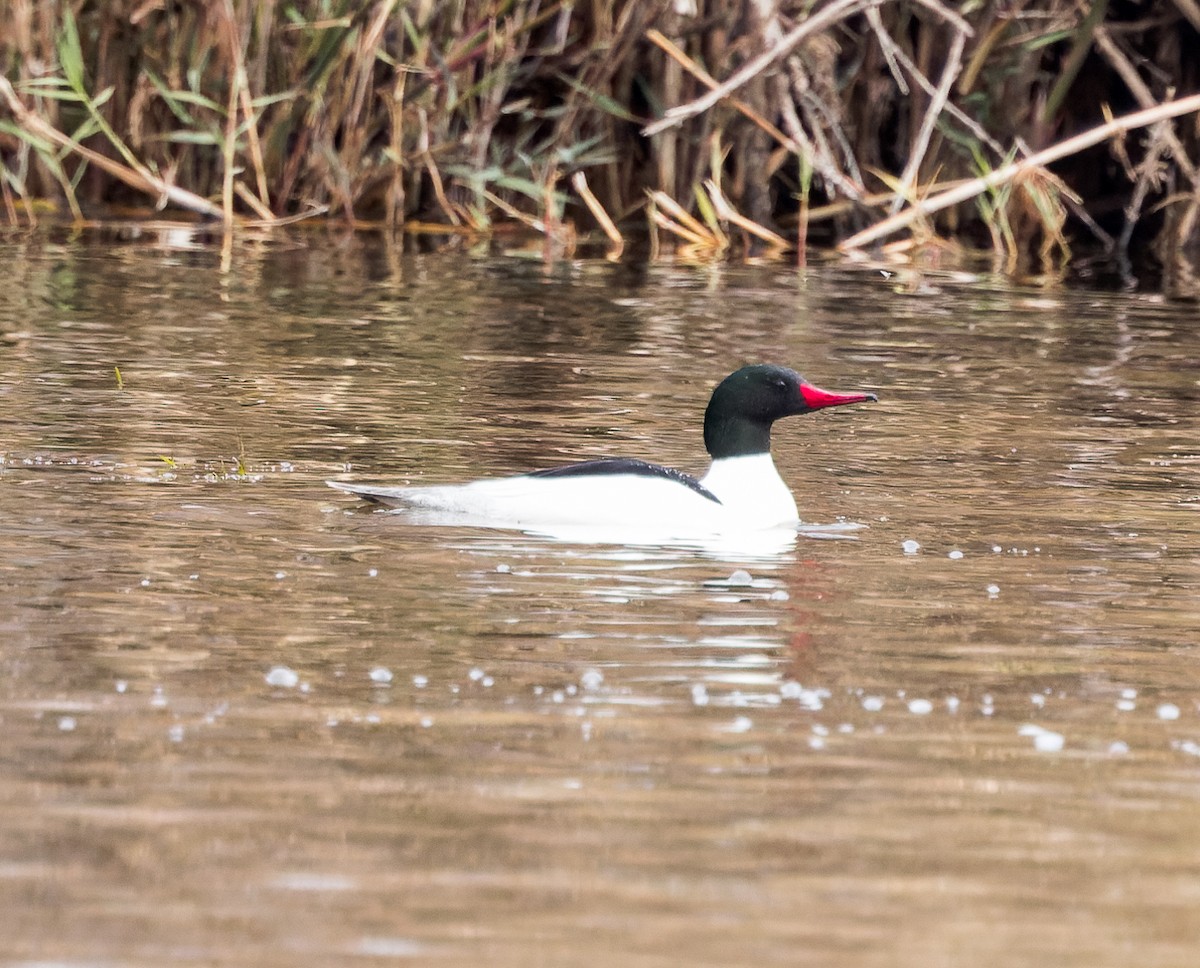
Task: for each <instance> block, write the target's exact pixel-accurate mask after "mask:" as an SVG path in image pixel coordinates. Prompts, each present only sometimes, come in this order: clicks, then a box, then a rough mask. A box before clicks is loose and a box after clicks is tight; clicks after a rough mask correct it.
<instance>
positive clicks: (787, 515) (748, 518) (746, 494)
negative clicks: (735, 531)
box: [700, 454, 800, 528]
mask: <svg viewBox="0 0 1200 968" xmlns="http://www.w3.org/2000/svg"><path fill="white" fill-rule="evenodd" d="M700 483H701V484H703V485H704V486H705V487H706V488H707V489H708V490H709V491H711V492H712V493H713V494H715V495H716V496H717V498H718V499H719V500H720V502H721V504H722V505H724V507H725V508H726V509H727V510H728V511H729V513H730V514H731V515H733V516H734V517H735V518H736V519H737V520H738V522H739V523H740V524H741V525H742V526H743V527H752V528H770V527H774V526H776V525H781V524H794V523H795V522H797V521H799V520H800V515H799V513H798V512H797V511H796V499H795V498H793V497H792V492H791V491H790V490H788V486H787V485H786V484H784V483H783V478H782V477H780V476H779V471H777V470H776V469H775V462H774V461H773V460H771V455H770V454H747V455H745V456H743V457H723V458H721V459H720V460H714V461H713V462H712V466H711V467H710V468H709V469H708V473H707V474H705V475H704V477H703V478H702V479H701V481H700Z"/></svg>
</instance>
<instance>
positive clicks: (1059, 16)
mask: <svg viewBox="0 0 1200 968" xmlns="http://www.w3.org/2000/svg"><path fill="white" fill-rule="evenodd" d="M1195 9H1196V8H1195V4H1193V3H1191V2H1188V3H1183V2H1180V0H1152V2H1150V3H1146V4H1141V5H1136V6H1134V5H1124V6H1118V5H1115V4H1108V3H1103V2H1102V3H1098V4H1078V3H1076V2H1074V0H1019V2H1017V3H1013V4H1005V5H999V4H992V3H984V2H980V0H968V2H966V3H963V4H960V5H958V6H954V7H951V6H949V5H947V4H944V3H942V2H940V0H915V2H911V0H906V2H901V0H828V2H812V0H736V2H733V3H722V2H718V0H589V2H579V0H375V2H371V3H365V4H364V3H359V2H351V0H292V2H287V0H282V2H281V0H271V2H266V3H250V2H248V0H208V2H206V3H201V4H164V3H162V2H157V0H138V2H134V0H44V2H36V3H35V2H33V0H9V2H8V3H7V4H4V5H3V6H0V192H2V200H3V209H2V212H0V218H2V219H3V220H4V221H7V222H8V223H10V224H28V223H33V222H36V221H37V219H38V218H39V213H41V212H44V208H43V207H42V206H41V205H40V204H39V203H41V202H42V201H44V200H51V201H53V202H54V203H55V204H56V205H57V206H59V209H60V211H61V212H63V213H64V214H69V215H70V217H71V218H72V219H73V220H74V221H77V222H80V221H83V220H85V219H86V218H88V217H93V218H95V217H105V216H107V215H111V214H112V213H114V212H118V211H121V210H122V208H121V207H122V206H127V205H130V204H135V205H143V206H144V205H145V204H146V203H147V202H149V203H150V204H153V205H154V206H156V207H159V208H163V207H168V206H169V207H171V208H175V209H186V210H189V211H191V212H194V213H197V214H198V215H200V216H202V217H204V218H207V219H212V220H215V221H219V222H221V223H223V224H224V225H226V226H230V227H232V226H236V225H238V224H241V223H244V222H246V221H253V222H257V223H264V224H272V223H275V222H278V221H280V220H284V219H293V218H296V217H303V216H307V215H312V214H324V213H329V214H330V215H331V216H332V217H337V218H341V219H345V220H346V221H348V222H350V223H353V224H360V223H363V222H374V223H383V224H386V225H388V226H391V227H394V228H400V227H406V228H412V229H416V230H421V229H423V228H427V227H429V226H430V225H436V226H442V227H450V228H453V229H456V230H458V232H459V233H466V234H467V235H475V236H478V235H487V234H488V233H491V232H493V231H494V230H495V229H496V228H497V226H498V224H499V223H502V222H516V223H518V224H520V225H522V226H524V227H525V228H528V229H530V230H533V231H536V232H538V233H541V234H542V235H543V236H544V237H545V239H546V248H545V251H546V254H547V257H554V256H555V255H556V254H559V253H566V252H569V251H570V250H571V249H572V248H573V246H574V245H575V243H576V239H577V238H578V234H579V232H589V231H592V230H594V229H598V230H599V232H600V237H601V238H602V239H603V240H604V242H605V243H606V244H607V245H608V246H610V248H611V250H612V251H613V253H614V254H616V253H617V252H618V251H619V250H620V249H621V248H622V247H623V246H625V244H626V241H627V239H628V238H629V237H631V230H635V231H633V232H632V234H633V235H635V236H636V235H640V233H638V232H637V231H636V229H637V227H639V226H643V225H648V226H649V227H650V228H651V231H652V240H653V242H654V244H655V245H656V246H657V250H658V251H661V250H662V249H664V248H674V247H680V248H684V249H686V250H687V252H688V254H689V256H690V257H696V258H708V259H715V258H726V257H729V256H730V255H736V256H738V257H744V256H746V255H760V254H764V255H768V256H770V255H779V254H782V253H785V252H791V253H793V255H794V256H795V257H797V258H799V259H801V260H802V259H803V258H805V255H806V252H807V249H808V247H809V246H812V245H841V246H843V247H844V248H859V247H862V246H866V245H870V244H873V243H875V242H876V241H878V240H880V239H882V238H884V237H886V236H887V235H889V234H891V233H894V232H898V231H907V232H910V233H912V232H914V227H916V234H914V235H913V236H912V239H913V241H914V242H915V243H919V244H920V243H926V242H928V243H933V244H937V243H939V242H940V240H941V239H942V238H944V237H945V236H947V235H952V236H955V237H957V238H958V239H959V240H961V241H963V242H966V243H968V244H970V243H982V244H984V245H989V246H991V247H992V249H993V251H994V252H995V256H996V260H997V264H998V266H1000V267H1001V268H1002V269H1004V270H1005V271H1007V272H1010V273H1012V274H1014V275H1024V274H1029V273H1038V274H1041V275H1043V276H1053V275H1055V274H1058V273H1060V272H1061V271H1062V269H1063V268H1064V266H1066V265H1067V264H1068V262H1069V260H1070V258H1071V253H1072V252H1073V251H1080V250H1087V249H1091V250H1093V251H1094V250H1095V249H1096V248H1097V247H1099V248H1104V249H1110V250H1111V249H1116V250H1118V252H1119V253H1121V254H1126V253H1128V252H1129V251H1130V249H1131V248H1133V247H1134V246H1136V245H1138V243H1139V242H1141V241H1146V240H1147V239H1153V240H1154V250H1155V251H1156V252H1158V253H1159V254H1160V255H1161V256H1162V257H1163V258H1180V257H1183V256H1185V255H1186V254H1187V253H1188V252H1189V251H1194V249H1195V247H1196V246H1197V243H1198V242H1200V238H1198V237H1197V224H1198V223H1200V219H1198V218H1197V209H1198V208H1200V174H1198V172H1200V162H1198V161H1197V150H1198V140H1200V139H1198V136H1197V127H1196V124H1195V122H1194V120H1188V119H1187V116H1188V115H1189V114H1192V115H1194V113H1195V112H1196V111H1197V110H1198V109H1200V102H1196V101H1195V100H1194V94H1195V92H1196V91H1197V90H1198V89H1200V16H1195V15H1194V11H1195ZM1155 109H1160V111H1161V113H1160V114H1154V113H1153V112H1154V110H1155ZM1147 112H1150V113H1149V114H1147ZM1131 115H1133V116H1135V117H1136V118H1137V119H1139V120H1138V121H1137V124H1138V125H1140V126H1139V127H1137V128H1136V131H1137V132H1138V133H1137V134H1136V135H1131V132H1132V131H1134V130H1135V128H1134V126H1133V125H1134V122H1133V121H1130V122H1129V123H1127V124H1124V125H1122V124H1121V119H1122V118H1123V117H1127V116H1131ZM1105 125H1107V127H1104V126H1105ZM1089 131H1093V132H1095V131H1099V132H1102V133H1103V136H1102V137H1099V138H1089V137H1088V133H1089ZM1073 139H1079V140H1078V141H1077V142H1076V141H1074V140H1073ZM1076 144H1077V146H1078V147H1077V148H1073V149H1072V150H1069V151H1061V150H1060V151H1057V152H1056V151H1055V149H1056V148H1059V147H1061V146H1068V147H1070V146H1073V145H1076ZM1046 157H1049V158H1052V159H1053V160H1051V161H1039V160H1038V159H1040V158H1046ZM1050 165H1053V169H1051V167H1050ZM980 172H983V177H976V176H979V174H980ZM964 185H965V186H966V189H967V190H966V193H965V194H962V195H961V197H958V196H957V195H956V196H955V197H954V199H953V200H952V201H951V202H946V191H947V190H953V191H956V192H962V191H963V186H964ZM944 202H945V204H943V203H944ZM1072 240H1074V241H1075V244H1074V245H1072V244H1071V242H1072ZM919 247H920V246H919V245H918V246H917V248H919ZM913 248H914V247H913V246H910V247H909V249H910V251H912V250H913Z"/></svg>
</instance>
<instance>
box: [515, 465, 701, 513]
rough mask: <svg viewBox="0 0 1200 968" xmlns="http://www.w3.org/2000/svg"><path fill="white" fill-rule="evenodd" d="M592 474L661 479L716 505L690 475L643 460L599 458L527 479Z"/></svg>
mask: <svg viewBox="0 0 1200 968" xmlns="http://www.w3.org/2000/svg"><path fill="white" fill-rule="evenodd" d="M594 474H632V475H634V476H636V477H663V478H666V479H667V480H669V481H674V482H675V483H676V484H682V485H683V486H684V487H689V488H691V489H692V490H693V491H695V492H696V493H697V494H699V495H700V496H701V497H705V498H708V500H710V501H713V502H715V503H717V504H720V503H721V502H720V501H719V500H717V497H716V495H715V494H713V493H712V491H710V490H708V488H706V487H705V486H704V485H703V484H701V483H700V482H699V481H698V480H696V478H694V477H692V475H691V474H685V473H684V472H683V471H677V470H675V468H673V467H663V466H662V465H661V464H651V463H649V462H647V461H644V460H636V459H634V458H629V457H612V458H601V459H600V460H586V461H583V462H581V463H578V464H567V465H566V466H564V467H548V468H546V469H545V470H541V471H533V472H532V473H530V474H529V475H527V476H529V477H581V476H583V475H594Z"/></svg>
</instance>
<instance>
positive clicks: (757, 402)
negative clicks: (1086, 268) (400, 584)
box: [326, 363, 878, 537]
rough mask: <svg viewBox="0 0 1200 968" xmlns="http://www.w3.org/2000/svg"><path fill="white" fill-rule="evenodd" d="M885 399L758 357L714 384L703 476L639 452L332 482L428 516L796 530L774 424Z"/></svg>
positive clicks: (536, 523) (677, 529) (684, 530)
mask: <svg viewBox="0 0 1200 968" xmlns="http://www.w3.org/2000/svg"><path fill="white" fill-rule="evenodd" d="M877 399H878V397H877V396H876V395H875V394H874V393H867V392H855V393H835V392H831V391H829V390H822V389H821V388H819V387H817V386H814V385H813V384H811V383H809V382H808V381H807V380H805V379H804V378H803V377H802V376H800V374H799V373H797V372H796V371H795V370H792V369H789V368H787V367H785V366H778V365H775V364H766V363H758V364H753V365H750V366H744V367H742V368H741V369H739V370H737V371H736V372H734V373H731V374H730V375H729V376H727V377H725V379H724V380H722V381H721V382H720V383H719V384H718V385H717V387H716V389H714V390H713V392H712V396H711V398H710V399H709V402H708V407H707V408H706V409H705V412H704V446H705V449H706V450H707V452H708V455H709V457H710V459H711V462H710V464H709V467H708V470H707V472H706V473H705V474H704V475H703V476H702V477H699V478H697V477H693V476H692V475H690V474H687V473H684V472H683V471H679V470H676V469H675V468H672V467H666V466H663V465H661V464H657V463H651V462H649V461H645V460H640V459H636V458H601V459H598V460H586V461H582V462H579V463H573V464H567V465H565V466H561V467H551V468H547V469H544V470H535V471H531V472H529V473H525V474H518V475H514V476H510V477H494V478H485V479H482V480H476V481H470V482H467V483H460V484H434V485H404V486H392V485H378V484H359V483H353V482H346V481H327V482H326V483H327V484H328V485H329V486H330V487H332V488H335V489H336V490H339V491H343V492H346V493H349V494H352V495H355V496H356V497H359V498H363V499H365V500H367V501H370V502H372V503H374V504H377V505H383V506H385V507H389V508H398V509H403V510H404V511H407V512H409V513H410V514H412V515H414V516H415V519H416V520H419V521H421V522H423V523H463V524H473V525H482V526H485V527H495V528H507V529H519V530H533V531H536V530H538V529H549V528H555V527H572V526H575V527H587V528H605V527H616V528H623V529H630V528H633V529H642V530H644V531H646V532H649V533H654V534H659V535H665V534H669V535H672V536H675V537H683V536H687V535H719V534H725V533H729V532H745V531H754V530H759V529H777V528H793V529H794V528H796V527H797V526H798V525H799V523H800V516H799V512H798V509H797V507H796V501H795V498H794V497H793V496H792V492H791V490H790V489H789V488H788V486H787V484H785V483H784V481H783V479H782V478H781V477H780V475H779V471H778V470H777V469H776V467H775V462H774V461H773V460H772V458H771V428H772V425H773V424H774V423H775V421H777V420H780V419H781V418H783V417H791V416H798V415H800V414H806V413H812V412H814V411H817V410H825V409H828V408H830V407H840V406H845V405H847V404H855V403H868V402H874V401H876V400H877Z"/></svg>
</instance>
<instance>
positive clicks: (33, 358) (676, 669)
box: [0, 237, 1200, 968]
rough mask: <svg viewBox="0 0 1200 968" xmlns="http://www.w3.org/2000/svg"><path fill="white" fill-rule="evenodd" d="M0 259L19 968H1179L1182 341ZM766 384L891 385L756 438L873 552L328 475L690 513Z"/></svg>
mask: <svg viewBox="0 0 1200 968" xmlns="http://www.w3.org/2000/svg"><path fill="white" fill-rule="evenodd" d="M0 256H2V258H3V261H4V264H5V265H6V266H7V267H8V272H7V285H6V286H5V287H4V289H3V290H2V291H0V351H2V352H3V361H4V366H3V370H2V372H0V430H2V438H0V456H2V459H3V463H2V464H0V676H2V678H0V725H2V728H3V736H4V740H3V744H2V746H0V757H2V767H0V771H2V772H0V811H2V818H3V822H2V823H0V922H2V931H0V933H2V935H3V943H2V944H0V964H2V965H14V966H16V965H27V964H37V965H46V964H53V965H60V966H93V965H104V966H243V965H244V966H276V965H278V966H297V965H354V964H382V963H394V962H397V961H400V962H408V963H419V964H438V965H464V966H466V965H471V966H475V965H483V964H487V965H512V966H522V968H524V966H531V965H547V966H572V965H579V966H594V965H609V964H616V965H621V966H623V968H641V966H676V965H713V966H725V965H762V964H773V965H798V964H812V965H823V966H854V968H873V966H922V968H928V966H962V965H975V966H979V965H986V966H993V965H994V966H1001V965H1003V966H1014V965H1016V966H1024V965H1031V966H1032V965H1038V966H1042V965H1057V966H1089V968H1095V966H1126V965H1139V966H1166V965H1170V966H1175V965H1178V966H1185V965H1186V966H1192V965H1195V964H1196V960H1197V957H1198V952H1200V650H1198V644H1197V639H1198V634H1197V629H1198V628H1200V537H1198V534H1197V530H1198V528H1197V526H1198V524H1200V516H1198V512H1200V433H1198V431H1200V417H1198V413H1200V383H1198V380H1200V368H1198V366H1197V360H1200V325H1198V324H1197V312H1196V308H1195V306H1193V305H1185V304H1171V303H1165V302H1162V301H1156V300H1153V299H1147V298H1144V297H1134V296H1118V295H1100V294H1094V293H1072V292H1068V291H1050V292H1042V291H1033V290H1019V289H1013V288H1006V287H1005V286H1003V285H1001V284H1000V283H998V282H995V281H994V280H990V279H988V278H970V277H967V276H951V275H948V274H930V275H926V276H924V277H919V278H918V277H905V276H893V277H890V278H888V277H886V276H885V275H884V274H882V273H879V272H877V271H871V270H868V269H866V268H864V269H861V270H846V269H842V270H832V269H830V270H822V269H814V270H811V271H810V272H809V273H808V274H807V275H806V276H804V277H802V278H798V277H797V275H796V273H795V272H794V271H789V270H787V269H785V268H781V267H760V268H742V269H735V268H719V269H713V270H705V269H691V268H673V267H653V268H643V267H628V266H625V267H622V266H615V265H610V264H607V263H603V262H595V263H576V264H562V265H559V266H556V267H553V268H549V269H547V268H544V267H543V266H541V265H540V264H537V263H533V262H528V261H524V260H521V259H515V258H508V259H503V258H495V259H483V258H470V257H467V256H416V257H414V256H405V257H397V256H389V255H388V254H387V253H386V250H384V249H383V248H381V247H377V246H376V245H375V244H374V243H373V242H372V241H371V240H370V239H369V238H357V239H355V238H351V239H335V238H325V237H316V238H308V239H306V238H299V239H296V240H292V241H291V242H288V243H286V244H285V243H284V242H283V241H282V240H276V241H274V242H270V243H268V244H265V245H263V246H261V247H250V246H247V247H246V248H245V249H241V250H239V251H238V252H236V253H235V259H234V262H235V269H234V271H233V272H232V273H230V274H228V275H222V274H221V273H220V271H219V256H218V254H217V253H214V252H209V251H204V250H200V251H183V252H179V251H173V250H171V249H167V248H163V247H158V246H156V245H153V244H132V243H122V244H115V243H103V244H102V243H100V242H99V241H83V242H79V243H75V244H70V245H59V246H52V245H48V244H43V243H38V244H29V245H27V244H17V243H14V242H12V241H8V242H4V243H0ZM757 360H773V361H779V362H784V363H788V364H791V365H793V366H796V367H797V368H798V369H800V370H801V371H802V372H804V373H805V374H806V375H807V376H808V377H809V378H810V379H812V380H813V381H814V382H816V383H818V384H820V385H822V386H826V387H828V388H830V389H842V390H856V389H866V390H872V391H876V392H878V394H879V396H880V402H879V403H878V404H876V405H874V406H870V407H855V408H844V409H840V410H837V411H829V412H825V413H821V414H817V415H813V416H810V417H802V418H797V419H794V420H789V421H786V422H784V423H783V424H780V425H779V426H778V427H777V429H776V433H775V445H776V446H775V450H776V459H777V462H778V464H779V466H780V469H781V472H782V474H783V476H784V477H785V479H787V480H788V481H789V482H790V483H791V484H792V486H793V489H794V491H795V493H796V495H797V500H798V502H799V504H800V507H801V514H802V515H803V516H804V517H805V519H806V520H807V521H811V522H816V523H818V524H847V523H849V524H860V525H865V527H863V528H860V529H858V530H857V531H853V532H849V531H837V530H835V531H834V532H832V534H833V539H831V538H830V537H829V536H828V535H826V537H824V538H821V537H816V536H809V535H801V536H799V537H798V538H797V540H796V541H795V543H794V544H790V545H784V546H782V547H773V548H757V549H756V548H734V547H698V548H686V547H676V548H671V547H655V546H638V545H635V544H608V545H593V544H583V543H570V542H562V541H555V540H552V539H549V538H545V537H538V536H530V535H523V534H519V533H505V532H496V531H488V530H484V529H456V528H435V527H417V526H413V525H410V524H406V523H405V522H404V520H403V518H402V517H397V516H396V515H394V514H386V513H379V512H373V511H371V510H369V509H366V508H364V507H362V506H360V505H358V504H357V503H356V502H355V501H354V500H353V499H350V498H349V497H348V496H346V495H342V494H338V493H335V492H333V491H331V490H329V489H328V488H326V487H325V486H324V483H323V482H324V481H325V480H326V479H328V478H340V479H345V480H379V481H394V482H403V481H422V482H429V483H433V482H446V481H455V480H462V479H464V478H468V477H474V476H483V475H487V474H500V473H506V472H512V471H519V470H527V469H530V468H535V467H543V466H549V465H551V464H553V463H557V462H562V461H565V460H570V459H583V458H587V457H593V456H599V455H626V456H636V457H644V458H650V459H656V460H660V461H662V462H665V463H669V464H673V465H675V466H679V467H682V468H684V469H687V470H690V471H699V470H702V469H703V467H704V463H705V461H704V455H703V448H702V443H701V439H700V416H701V414H702V411H703V407H704V404H705V402H706V401H707V396H708V393H709V391H710V390H711V388H712V386H713V385H714V384H715V383H716V381H717V380H719V379H720V378H721V377H722V376H724V375H725V374H726V373H728V372H729V371H731V370H732V369H734V368H736V367H737V366H739V365H741V364H742V363H744V362H751V361H757ZM118 370H119V377H118V372H117V371H118Z"/></svg>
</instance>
